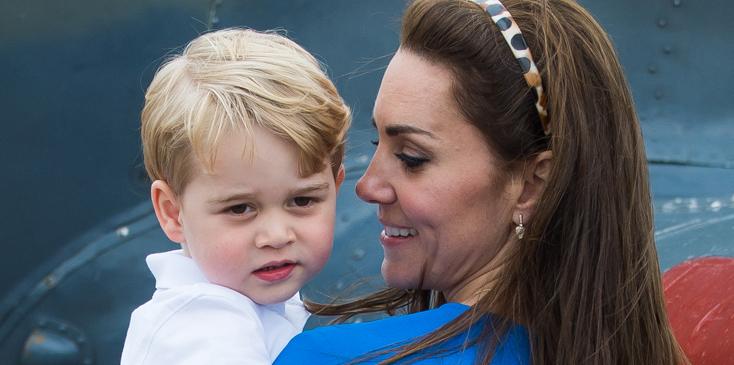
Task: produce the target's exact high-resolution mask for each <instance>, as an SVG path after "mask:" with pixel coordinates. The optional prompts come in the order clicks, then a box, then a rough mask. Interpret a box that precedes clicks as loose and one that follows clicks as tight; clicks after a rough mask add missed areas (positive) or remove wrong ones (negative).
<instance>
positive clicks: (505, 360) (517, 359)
mask: <svg viewBox="0 0 734 365" xmlns="http://www.w3.org/2000/svg"><path fill="white" fill-rule="evenodd" d="M467 309H469V307H468V306H466V305H463V304H459V303H446V304H444V305H442V306H440V307H438V308H436V309H431V310H427V311H423V312H418V313H412V314H406V315H401V316H394V317H388V318H385V319H381V320H377V321H373V322H366V323H353V324H340V325H333V326H324V327H319V328H315V329H313V330H310V331H305V332H303V333H301V334H299V335H298V336H296V337H294V338H293V339H292V340H291V342H289V343H288V345H287V346H286V347H285V349H284V350H283V352H281V353H280V355H279V356H278V358H277V359H276V360H275V363H274V365H289V364H299V365H300V364H319V365H322V364H323V365H327V364H345V363H349V362H350V361H352V360H355V359H360V358H361V357H362V356H364V355H365V354H370V353H373V352H375V351H377V352H378V353H379V351H380V350H384V349H386V348H390V346H392V345H394V344H397V343H405V342H406V341H411V340H413V339H415V338H417V337H420V336H423V335H426V334H429V333H430V332H432V331H434V330H436V329H438V328H439V327H441V326H442V325H444V324H446V323H448V322H449V321H451V320H452V319H454V318H456V317H457V316H459V315H460V314H462V313H463V312H465V311H466V310H467ZM470 332H474V331H470ZM465 337H466V336H458V337H457V338H455V339H452V340H449V341H447V342H446V344H445V346H447V347H446V348H452V347H453V346H455V345H459V346H461V344H462V343H463V342H464V339H465ZM428 353H430V351H429V352H428ZM476 356H477V349H476V346H471V347H469V348H467V349H465V350H464V351H454V352H449V353H443V354H434V355H433V356H432V357H430V358H427V359H421V360H419V361H416V362H413V363H414V364H422V365H428V364H431V365H433V364H445V365H448V364H451V365H458V364H463V365H473V364H474V363H475V360H476ZM388 357H389V354H387V355H385V354H383V355H380V356H378V357H373V358H368V359H367V360H366V361H363V362H359V363H360V364H376V363H378V362H379V361H380V360H384V359H386V358H388ZM492 364H493V365H509V364H523V365H529V364H530V345H529V343H528V334H527V331H526V330H525V328H524V327H521V326H517V325H516V326H514V327H512V328H510V330H509V331H508V332H507V334H506V335H505V338H504V339H503V341H502V343H501V344H500V345H499V346H498V347H497V349H496V350H495V354H494V357H493V359H492Z"/></svg>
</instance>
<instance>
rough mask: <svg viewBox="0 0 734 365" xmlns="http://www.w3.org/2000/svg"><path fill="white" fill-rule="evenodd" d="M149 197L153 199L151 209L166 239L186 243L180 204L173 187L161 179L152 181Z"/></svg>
mask: <svg viewBox="0 0 734 365" xmlns="http://www.w3.org/2000/svg"><path fill="white" fill-rule="evenodd" d="M150 199H151V200H152V201H153V210H155V216H156V218H158V224H160V226H161V228H162V229H163V232H164V233H165V234H166V236H167V237H168V239H169V240H171V241H173V242H177V243H186V237H184V234H183V224H182V223H181V219H180V213H181V204H180V202H179V201H178V197H177V196H176V194H175V193H174V192H173V189H171V187H170V186H169V185H168V184H167V183H166V182H165V181H163V180H156V181H153V184H151V185H150Z"/></svg>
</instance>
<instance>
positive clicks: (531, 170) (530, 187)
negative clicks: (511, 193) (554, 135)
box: [513, 151, 553, 223]
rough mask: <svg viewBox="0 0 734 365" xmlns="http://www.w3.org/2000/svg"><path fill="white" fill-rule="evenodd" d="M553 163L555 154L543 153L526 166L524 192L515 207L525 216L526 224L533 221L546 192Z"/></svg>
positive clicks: (523, 183)
mask: <svg viewBox="0 0 734 365" xmlns="http://www.w3.org/2000/svg"><path fill="white" fill-rule="evenodd" d="M552 162H553V152H551V151H543V152H541V153H540V154H538V155H537V156H535V158H534V159H533V160H532V161H530V162H529V163H528V164H527V165H526V166H525V170H524V171H523V175H522V177H521V178H522V181H521V186H522V192H521V193H520V196H519V198H518V200H517V204H516V205H515V210H516V211H517V212H518V213H519V214H522V215H523V220H524V221H525V223H527V222H530V221H531V220H532V217H533V213H535V208H536V206H537V203H538V200H539V199H540V197H541V196H542V195H543V192H544V191H545V187H546V185H547V184H548V177H549V176H550V170H551V165H552ZM513 219H514V215H513Z"/></svg>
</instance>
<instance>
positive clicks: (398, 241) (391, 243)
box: [380, 229, 416, 247]
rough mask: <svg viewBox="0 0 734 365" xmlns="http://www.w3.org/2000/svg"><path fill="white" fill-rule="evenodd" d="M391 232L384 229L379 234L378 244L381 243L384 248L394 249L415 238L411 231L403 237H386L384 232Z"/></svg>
mask: <svg viewBox="0 0 734 365" xmlns="http://www.w3.org/2000/svg"><path fill="white" fill-rule="evenodd" d="M388 231H391V230H390V229H385V230H383V231H382V232H380V243H382V245H383V246H385V247H395V246H399V245H402V244H404V243H406V242H408V241H410V240H411V239H413V238H414V237H415V236H416V234H415V233H416V232H415V230H411V232H410V234H409V235H407V236H403V235H388V234H387V233H386V232H388Z"/></svg>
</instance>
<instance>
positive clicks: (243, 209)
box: [229, 204, 252, 215]
mask: <svg viewBox="0 0 734 365" xmlns="http://www.w3.org/2000/svg"><path fill="white" fill-rule="evenodd" d="M250 211H252V207H251V206H249V205H247V204H237V205H235V206H231V207H229V212H230V213H232V214H236V215H242V214H245V213H249V212H250Z"/></svg>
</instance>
